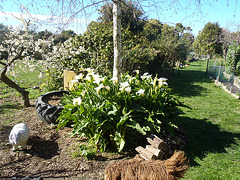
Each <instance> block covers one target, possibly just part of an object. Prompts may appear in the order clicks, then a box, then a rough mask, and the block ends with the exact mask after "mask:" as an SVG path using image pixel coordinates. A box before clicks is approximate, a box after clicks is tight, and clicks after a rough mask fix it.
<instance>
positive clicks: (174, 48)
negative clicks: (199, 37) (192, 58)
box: [153, 23, 193, 71]
mask: <svg viewBox="0 0 240 180" xmlns="http://www.w3.org/2000/svg"><path fill="white" fill-rule="evenodd" d="M189 31H190V29H189V28H185V27H184V26H183V25H182V24H181V23H178V24H176V26H175V27H174V26H169V25H167V24H164V25H163V26H162V29H161V36H159V38H157V39H156V40H155V41H154V42H153V46H154V48H155V49H157V50H158V57H159V59H158V61H160V64H161V68H162V69H167V70H170V71H173V70H174V67H175V65H176V62H183V61H185V60H186V59H187V55H188V53H190V51H191V45H192V42H193V36H192V34H191V33H190V32H189Z"/></svg>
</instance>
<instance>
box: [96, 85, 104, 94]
mask: <svg viewBox="0 0 240 180" xmlns="http://www.w3.org/2000/svg"><path fill="white" fill-rule="evenodd" d="M104 87H105V86H104V85H103V84H100V85H99V86H98V87H96V88H94V89H95V90H96V91H97V93H99V91H100V90H101V89H102V88H104Z"/></svg>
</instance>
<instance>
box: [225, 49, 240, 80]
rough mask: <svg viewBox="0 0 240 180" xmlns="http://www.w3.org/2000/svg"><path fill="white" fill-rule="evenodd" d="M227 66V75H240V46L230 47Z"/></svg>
mask: <svg viewBox="0 0 240 180" xmlns="http://www.w3.org/2000/svg"><path fill="white" fill-rule="evenodd" d="M225 66H226V71H227V73H229V74H230V73H234V74H235V75H239V74H240V45H236V44H234V45H231V46H229V48H228V52H227V56H226V63H225Z"/></svg>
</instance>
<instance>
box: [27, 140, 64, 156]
mask: <svg viewBox="0 0 240 180" xmlns="http://www.w3.org/2000/svg"><path fill="white" fill-rule="evenodd" d="M55 140H56V138H52V139H50V140H45V139H42V138H41V137H39V136H30V137H29V140H28V145H31V148H30V149H28V150H26V152H27V153H29V154H31V155H32V156H38V157H41V158H43V159H51V158H52V157H54V156H56V155H59V146H58V143H57V142H55Z"/></svg>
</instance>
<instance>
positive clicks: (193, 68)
mask: <svg viewBox="0 0 240 180" xmlns="http://www.w3.org/2000/svg"><path fill="white" fill-rule="evenodd" d="M205 70H206V64H205V61H198V62H193V63H190V66H186V67H185V68H184V69H183V70H181V72H180V76H177V77H175V78H174V79H173V80H171V81H170V82H169V84H170V86H171V87H172V93H173V94H174V95H175V96H177V97H178V98H179V99H180V101H182V102H183V103H185V104H186V105H188V106H190V107H191V108H192V110H190V109H186V108H182V111H183V114H181V115H180V116H179V117H178V119H177V120H178V123H179V125H180V126H181V127H182V128H183V129H184V130H185V131H186V133H187V136H188V138H189V145H188V147H187V148H186V149H185V152H186V154H187V156H188V158H189V159H190V165H191V168H190V169H189V171H188V173H187V174H186V177H185V178H186V179H207V180H208V179H240V101H239V100H237V99H235V98H234V97H232V96H231V95H230V94H228V93H226V92H225V91H224V90H223V89H222V88H220V87H216V86H215V85H214V83H213V82H212V80H209V79H208V78H207V76H206V73H205Z"/></svg>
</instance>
